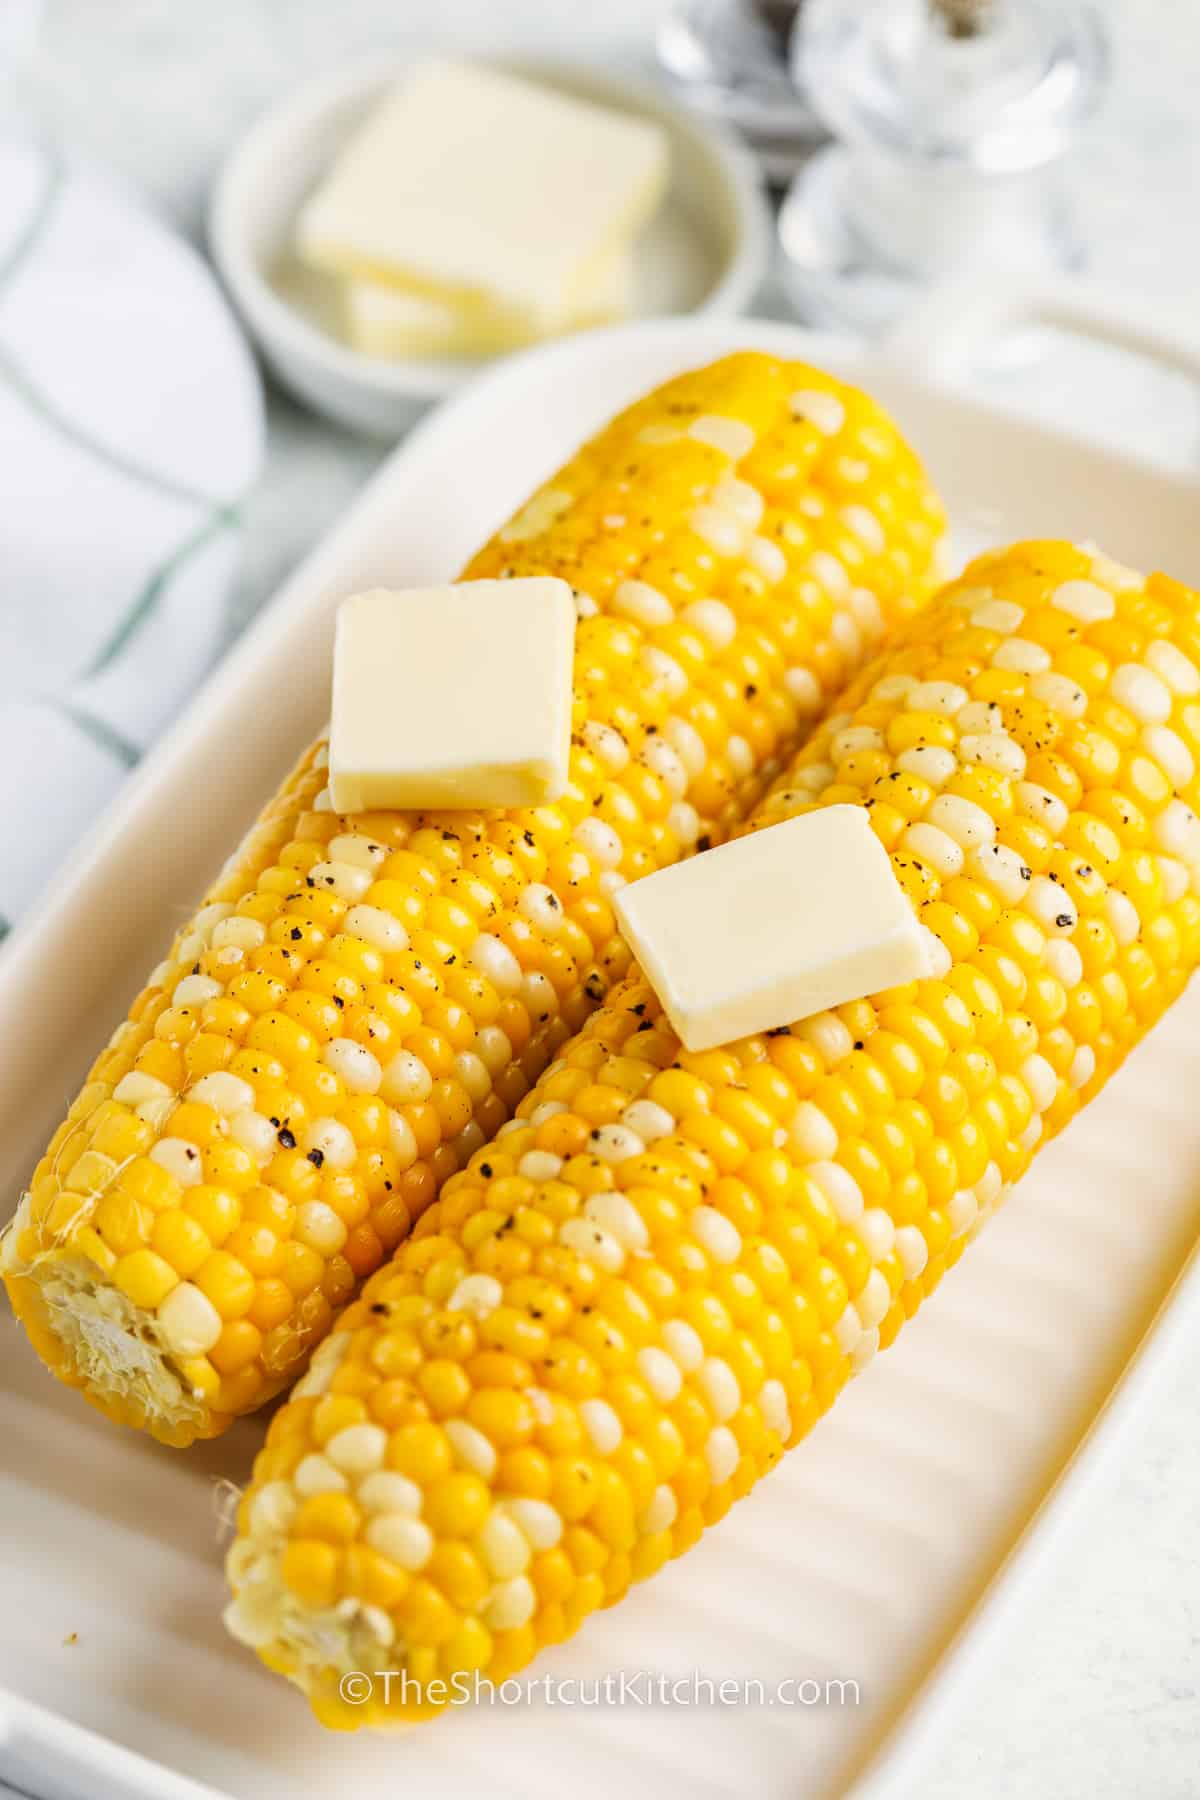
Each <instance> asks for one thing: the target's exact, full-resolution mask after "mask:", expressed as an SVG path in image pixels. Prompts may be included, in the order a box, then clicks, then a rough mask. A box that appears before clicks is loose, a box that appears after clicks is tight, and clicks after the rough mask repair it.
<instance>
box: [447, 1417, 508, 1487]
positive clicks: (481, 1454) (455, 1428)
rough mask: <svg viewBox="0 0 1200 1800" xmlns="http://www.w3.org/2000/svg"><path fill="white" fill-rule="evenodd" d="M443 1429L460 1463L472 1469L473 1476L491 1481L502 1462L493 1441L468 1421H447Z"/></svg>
mask: <svg viewBox="0 0 1200 1800" xmlns="http://www.w3.org/2000/svg"><path fill="white" fill-rule="evenodd" d="M443 1429H444V1431H445V1433H446V1436H447V1437H448V1438H449V1440H450V1448H451V1449H452V1450H453V1451H454V1454H455V1456H457V1458H458V1460H459V1462H460V1463H462V1464H463V1465H464V1466H465V1467H466V1468H468V1469H470V1470H471V1472H472V1474H475V1475H478V1476H479V1477H480V1478H481V1479H482V1480H484V1481H490V1480H491V1479H492V1476H493V1475H494V1474H495V1473H496V1465H497V1463H498V1462H499V1460H500V1459H499V1457H498V1456H497V1454H496V1446H495V1445H494V1444H493V1443H492V1441H491V1439H490V1438H487V1437H485V1436H484V1434H483V1432H482V1431H480V1430H479V1429H478V1427H476V1426H474V1425H470V1424H468V1423H467V1421H466V1419H447V1420H446V1423H445V1426H444V1427H443Z"/></svg>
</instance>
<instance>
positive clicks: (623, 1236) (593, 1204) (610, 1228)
mask: <svg viewBox="0 0 1200 1800" xmlns="http://www.w3.org/2000/svg"><path fill="white" fill-rule="evenodd" d="M583 1216H584V1218H585V1219H591V1220H592V1221H593V1222H594V1223H595V1224H597V1225H599V1226H601V1227H602V1228H603V1230H605V1231H607V1232H608V1233H609V1234H610V1235H611V1236H612V1237H615V1238H616V1240H617V1242H618V1244H620V1245H621V1246H622V1247H623V1248H624V1249H626V1250H645V1249H646V1248H647V1247H648V1245H649V1243H650V1233H649V1232H648V1231H647V1230H646V1226H645V1222H644V1220H643V1218H642V1215H641V1213H639V1211H638V1209H637V1207H636V1206H635V1205H634V1204H633V1202H632V1200H630V1199H629V1198H628V1197H627V1195H625V1194H622V1193H620V1192H618V1190H617V1189H616V1188H610V1189H609V1190H608V1191H607V1192H606V1193H603V1194H592V1195H590V1196H589V1197H588V1199H587V1201H586V1202H585V1204H584V1208H583Z"/></svg>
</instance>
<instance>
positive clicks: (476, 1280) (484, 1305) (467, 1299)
mask: <svg viewBox="0 0 1200 1800" xmlns="http://www.w3.org/2000/svg"><path fill="white" fill-rule="evenodd" d="M503 1298H504V1289H503V1288H502V1287H501V1286H500V1283H499V1282H498V1281H497V1280H496V1277H495V1276H494V1275H464V1276H463V1278H462V1280H461V1281H460V1282H459V1283H458V1286H457V1287H456V1288H455V1289H454V1292H453V1293H452V1294H451V1296H450V1298H449V1300H447V1302H446V1307H447V1310H448V1311H450V1312H467V1313H471V1314H473V1315H474V1317H475V1318H477V1319H482V1318H486V1316H487V1314H488V1313H490V1312H494V1311H495V1309H496V1308H497V1307H498V1306H499V1304H500V1302H501V1301H502V1300H503Z"/></svg>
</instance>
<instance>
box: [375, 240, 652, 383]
mask: <svg viewBox="0 0 1200 1800" xmlns="http://www.w3.org/2000/svg"><path fill="white" fill-rule="evenodd" d="M632 294H633V258H632V256H631V255H630V253H629V252H628V251H627V250H625V251H622V252H621V253H620V255H618V256H614V257H612V258H611V260H610V261H609V262H607V263H606V264H605V265H604V267H603V268H602V269H601V270H599V271H598V272H597V274H596V277H595V279H594V280H593V281H591V282H589V284H588V287H587V291H586V292H585V293H584V294H583V295H581V296H580V299H579V301H578V303H577V304H576V306H575V307H574V308H573V309H572V311H571V313H570V316H569V317H568V318H566V319H564V321H563V325H564V327H565V329H567V330H572V331H573V330H577V329H581V328H583V327H585V326H588V325H603V324H609V323H611V322H612V321H614V320H616V319H623V318H626V317H628V315H629V312H630V310H631V308H632ZM344 315H345V335H346V337H347V338H348V339H349V341H350V343H351V344H352V345H353V346H354V348H355V349H356V350H361V351H363V352H364V354H365V355H367V356H382V357H388V358H389V359H395V358H400V357H405V356H464V357H465V356H492V355H495V354H496V352H498V351H501V350H511V349H514V348H516V347H519V346H520V345H522V344H528V343H530V342H533V341H535V340H533V339H531V338H530V336H529V334H528V332H522V331H521V330H520V329H519V326H517V324H516V322H515V321H514V320H513V318H512V317H511V315H509V314H506V313H496V312H493V311H491V310H489V309H487V308H481V307H478V306H474V307H471V306H463V305H461V304H460V303H458V302H451V301H448V300H430V299H428V298H426V297H425V296H424V295H421V294H413V293H409V292H406V291H405V290H404V289H403V288H399V287H385V286H384V284H383V282H381V281H357V280H349V281H346V282H345V283H344Z"/></svg>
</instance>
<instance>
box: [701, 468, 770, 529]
mask: <svg viewBox="0 0 1200 1800" xmlns="http://www.w3.org/2000/svg"><path fill="white" fill-rule="evenodd" d="M712 501H713V505H714V506H722V507H724V509H725V511H726V512H729V513H732V514H733V516H734V518H735V519H740V520H741V522H742V524H743V525H745V526H746V528H747V530H749V531H756V530H757V529H758V527H759V525H760V524H761V523H762V516H763V513H764V512H765V511H766V502H765V501H764V499H763V497H762V495H761V494H760V493H759V491H758V489H757V488H756V487H752V486H751V484H750V483H749V482H748V481H739V480H738V478H737V476H736V475H722V477H721V479H720V481H718V482H717V484H716V486H715V487H714V488H713V491H712Z"/></svg>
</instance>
